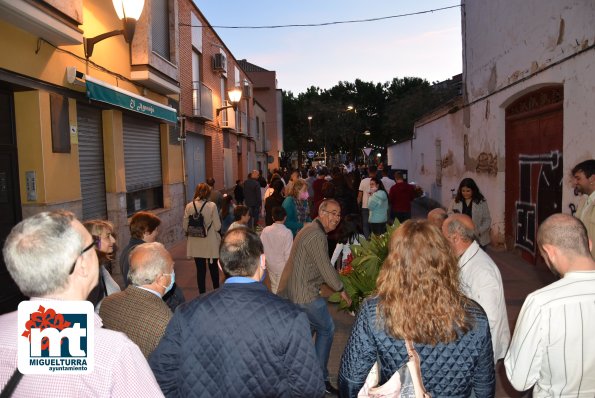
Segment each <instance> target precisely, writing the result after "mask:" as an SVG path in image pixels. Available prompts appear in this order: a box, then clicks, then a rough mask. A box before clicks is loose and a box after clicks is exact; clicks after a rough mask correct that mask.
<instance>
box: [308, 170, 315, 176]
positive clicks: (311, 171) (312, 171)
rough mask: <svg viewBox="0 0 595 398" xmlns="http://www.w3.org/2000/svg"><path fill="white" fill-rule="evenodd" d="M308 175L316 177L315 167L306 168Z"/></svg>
mask: <svg viewBox="0 0 595 398" xmlns="http://www.w3.org/2000/svg"><path fill="white" fill-rule="evenodd" d="M308 177H316V170H315V169H309V170H308Z"/></svg>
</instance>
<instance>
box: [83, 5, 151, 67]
mask: <svg viewBox="0 0 595 398" xmlns="http://www.w3.org/2000/svg"><path fill="white" fill-rule="evenodd" d="M112 3H113V5H114V9H115V10H116V14H118V18H119V19H120V20H121V21H122V26H123V28H122V29H120V30H112V31H111V32H107V33H103V34H101V35H98V36H95V37H90V38H84V39H83V45H84V48H85V58H87V59H88V58H90V57H91V55H93V49H94V48H95V44H97V43H99V42H100V41H102V40H105V39H107V38H109V37H113V36H118V35H123V36H124V40H125V41H126V43H128V44H130V43H132V38H133V37H134V31H135V30H136V22H137V21H138V19H139V18H140V15H141V14H142V12H143V7H144V5H145V0H112Z"/></svg>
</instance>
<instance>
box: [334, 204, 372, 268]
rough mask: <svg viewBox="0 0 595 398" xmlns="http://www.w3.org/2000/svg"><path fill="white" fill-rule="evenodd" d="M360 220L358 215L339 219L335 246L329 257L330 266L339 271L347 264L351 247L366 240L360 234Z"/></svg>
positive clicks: (349, 215)
mask: <svg viewBox="0 0 595 398" xmlns="http://www.w3.org/2000/svg"><path fill="white" fill-rule="evenodd" d="M361 219H362V217H361V216H360V215H359V214H348V215H346V216H345V217H343V219H341V223H340V224H339V226H338V227H337V230H339V233H338V235H337V246H335V250H334V252H333V254H332V255H331V264H333V265H334V266H335V268H337V270H339V271H340V270H341V269H343V267H344V266H345V265H346V264H347V263H348V262H349V256H350V255H351V247H352V246H353V245H359V244H360V242H361V241H362V240H364V239H366V238H365V236H364V235H363V234H362V222H361ZM337 261H338V262H337Z"/></svg>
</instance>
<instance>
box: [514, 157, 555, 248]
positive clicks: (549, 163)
mask: <svg viewBox="0 0 595 398" xmlns="http://www.w3.org/2000/svg"><path fill="white" fill-rule="evenodd" d="M534 168H538V171H539V174H538V175H539V177H538V181H537V189H536V190H535V191H533V192H532V189H531V188H532V187H533V186H534V184H533V181H532V178H533V177H532V175H534V171H535V169H534ZM562 180H563V171H562V153H560V152H559V151H557V150H556V151H551V152H550V153H544V154H539V155H519V198H518V200H517V201H516V202H515V211H516V221H517V225H516V234H515V246H516V247H519V248H521V249H523V250H525V251H527V252H529V253H531V254H532V255H535V254H536V252H535V249H536V245H535V238H536V232H537V226H538V225H539V224H540V223H541V221H543V220H544V219H545V218H547V217H548V216H550V215H551V214H554V213H559V212H560V211H561V209H562V195H561V186H562Z"/></svg>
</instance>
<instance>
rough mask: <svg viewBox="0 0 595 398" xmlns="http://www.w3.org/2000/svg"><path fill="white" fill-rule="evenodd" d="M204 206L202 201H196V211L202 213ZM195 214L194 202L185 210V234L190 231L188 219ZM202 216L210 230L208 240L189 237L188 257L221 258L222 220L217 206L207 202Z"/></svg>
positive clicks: (187, 245)
mask: <svg viewBox="0 0 595 398" xmlns="http://www.w3.org/2000/svg"><path fill="white" fill-rule="evenodd" d="M202 205H203V201H202V200H197V201H196V210H198V211H200V208H201V206H202ZM194 213H195V211H194V206H193V205H192V202H190V203H188V204H187V205H186V209H185V210H184V223H183V228H184V232H186V230H187V229H188V218H189V217H190V216H191V215H193V214H194ZM202 215H203V217H204V219H205V227H206V228H209V225H210V226H211V227H210V228H209V232H208V233H207V237H206V238H195V237H192V236H189V237H188V238H187V239H188V242H187V244H186V255H187V256H189V257H198V258H219V242H221V235H220V234H219V230H220V229H221V219H220V218H219V212H218V211H217V205H216V204H215V203H213V202H207V204H206V205H205V207H204V208H203V209H202Z"/></svg>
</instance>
